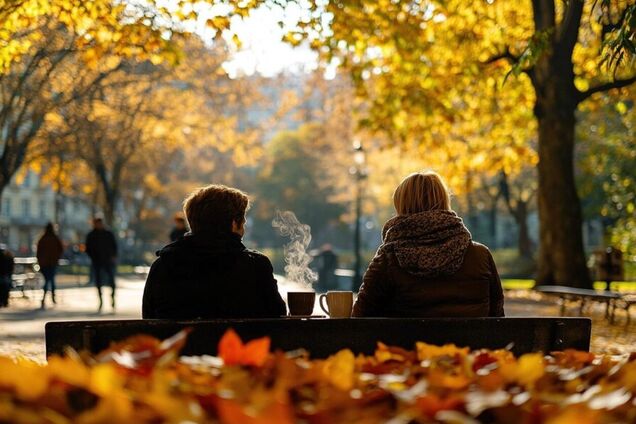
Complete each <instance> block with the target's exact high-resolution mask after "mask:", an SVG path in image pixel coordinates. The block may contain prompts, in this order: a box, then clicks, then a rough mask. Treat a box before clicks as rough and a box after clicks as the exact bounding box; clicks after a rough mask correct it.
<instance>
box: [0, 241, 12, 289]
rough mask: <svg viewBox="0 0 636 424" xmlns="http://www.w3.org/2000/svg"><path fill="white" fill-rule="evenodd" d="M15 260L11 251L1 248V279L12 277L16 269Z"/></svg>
mask: <svg viewBox="0 0 636 424" xmlns="http://www.w3.org/2000/svg"><path fill="white" fill-rule="evenodd" d="M13 259H14V258H13V253H11V251H9V250H8V249H4V248H2V247H0V277H11V275H12V274H13V267H14V263H13ZM0 283H1V281H0Z"/></svg>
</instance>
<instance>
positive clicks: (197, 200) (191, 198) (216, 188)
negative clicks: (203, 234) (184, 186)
mask: <svg viewBox="0 0 636 424" xmlns="http://www.w3.org/2000/svg"><path fill="white" fill-rule="evenodd" d="M249 206H250V201H249V198H248V197H247V194H245V193H243V192H242V191H241V190H238V189H236V188H232V187H227V186H224V185H221V184H211V185H208V186H205V187H199V188H197V189H195V190H194V191H193V192H192V193H190V194H189V195H188V197H186V199H185V200H184V201H183V211H184V212H185V215H186V218H187V220H188V224H189V226H190V229H191V230H192V232H193V233H197V232H200V231H230V230H231V229H232V221H236V222H237V223H243V222H245V213H246V212H247V209H248V208H249Z"/></svg>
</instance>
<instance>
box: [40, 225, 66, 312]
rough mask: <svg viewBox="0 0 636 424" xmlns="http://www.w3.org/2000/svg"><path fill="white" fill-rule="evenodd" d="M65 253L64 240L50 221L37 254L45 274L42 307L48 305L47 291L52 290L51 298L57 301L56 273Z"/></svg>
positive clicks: (41, 269)
mask: <svg viewBox="0 0 636 424" xmlns="http://www.w3.org/2000/svg"><path fill="white" fill-rule="evenodd" d="M62 253H64V246H63V245H62V240H60V238H59V237H58V236H57V234H55V228H54V227H53V224H52V223H51V222H49V223H48V224H46V227H44V234H42V237H40V240H38V245H37V251H36V256H37V258H38V264H39V265H40V272H41V273H42V276H44V294H43V295H42V309H44V308H45V307H46V293H47V292H48V291H49V290H50V291H51V300H52V301H53V303H54V304H55V303H57V302H56V301H55V273H56V271H57V264H58V261H59V260H60V258H61V257H62Z"/></svg>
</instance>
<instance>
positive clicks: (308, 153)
mask: <svg viewBox="0 0 636 424" xmlns="http://www.w3.org/2000/svg"><path fill="white" fill-rule="evenodd" d="M331 155H332V152H331V151H330V147H329V146H328V145H326V144H325V143H324V142H323V140H322V134H321V128H320V127H319V126H317V125H311V124H309V125H303V126H301V127H300V128H299V129H298V130H295V131H282V132H280V133H278V134H277V135H276V136H275V137H274V138H273V139H272V140H271V141H270V142H269V144H268V145H267V146H266V152H265V157H266V161H265V163H264V165H263V166H262V167H261V168H260V170H259V171H258V174H257V177H256V182H255V184H254V188H253V190H254V194H255V201H254V211H253V212H252V213H251V216H253V217H254V219H255V221H256V224H255V225H254V229H253V231H254V232H253V233H252V236H253V238H254V239H255V240H257V241H260V242H263V243H267V242H268V241H269V242H271V241H273V240H277V239H280V237H278V236H276V235H275V234H274V232H273V230H272V228H271V220H272V219H273V217H274V214H275V212H276V210H291V211H293V212H294V213H295V214H296V216H297V217H298V219H299V220H300V221H301V222H302V223H305V224H309V225H310V226H311V229H312V236H313V237H314V238H316V237H319V236H320V233H321V232H322V231H323V230H325V229H326V228H327V226H328V225H329V224H331V223H333V224H335V223H337V221H338V220H339V218H340V216H341V215H342V214H343V213H344V212H345V209H346V207H345V206H344V205H343V204H341V203H337V202H335V201H334V200H333V197H334V195H335V192H334V189H333V186H332V184H331V183H330V180H329V179H328V178H327V167H328V166H329V162H330V157H331ZM280 242H283V240H280Z"/></svg>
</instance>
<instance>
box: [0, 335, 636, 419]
mask: <svg viewBox="0 0 636 424" xmlns="http://www.w3.org/2000/svg"><path fill="white" fill-rule="evenodd" d="M186 337H187V331H184V332H181V333H179V334H177V335H175V336H174V337H172V338H170V339H168V340H165V341H163V342H162V341H159V340H157V339H154V338H152V337H149V336H136V337H133V338H130V339H128V340H126V341H124V342H120V343H117V344H114V345H113V346H112V347H111V348H110V349H108V350H107V351H105V352H102V353H101V354H99V355H97V356H96V357H93V358H83V357H81V356H80V355H77V354H74V353H73V352H70V353H69V354H67V355H66V356H65V357H57V356H56V357H51V358H49V362H48V364H47V365H37V364H35V363H32V362H28V361H20V360H18V361H14V360H11V359H8V358H5V357H0V422H2V423H4V422H7V423H9V422H10V423H56V424H57V423H60V424H61V423H69V422H76V423H110V422H121V423H161V422H171V423H172V422H174V423H177V422H194V423H228V424H229V423H232V424H243V423H246V424H247V423H249V424H258V423H277V424H286V423H296V422H302V423H312V424H321V423H350V422H363V423H381V422H389V421H390V422H392V423H429V422H444V423H476V422H488V423H512V422H514V423H520V424H521V423H550V424H560V423H573V422H576V423H579V424H591V423H619V422H620V423H627V422H636V398H635V394H636V354H631V355H628V354H626V355H620V356H609V355H595V354H592V353H587V352H580V351H574V350H567V351H564V352H553V353H552V354H550V355H546V356H544V355H543V354H540V353H529V354H525V355H522V356H520V357H518V358H516V357H515V356H514V355H513V354H512V353H510V352H509V351H507V350H475V351H470V349H468V348H461V347H457V346H454V345H444V346H434V345H429V344H426V343H417V344H416V346H415V349H414V350H405V349H402V348H398V347H391V346H386V345H384V344H382V343H378V346H377V349H376V352H375V354H374V355H373V356H364V355H358V356H355V355H354V354H353V353H352V352H351V351H349V350H342V351H340V352H338V353H336V354H335V355H333V356H331V357H329V358H327V359H314V360H312V359H310V358H309V356H308V354H307V353H306V352H303V351H295V352H288V353H284V352H273V353H270V352H269V343H270V341H269V339H268V338H262V339H257V340H252V341H250V342H248V343H243V341H241V339H240V338H239V337H238V335H237V334H236V333H235V332H234V331H232V330H230V331H228V332H227V333H226V334H225V336H224V337H223V338H222V339H221V341H220V342H219V356H218V357H213V356H207V355H204V356H197V357H179V355H178V352H179V350H180V349H181V347H182V346H183V344H184V343H185V340H186Z"/></svg>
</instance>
